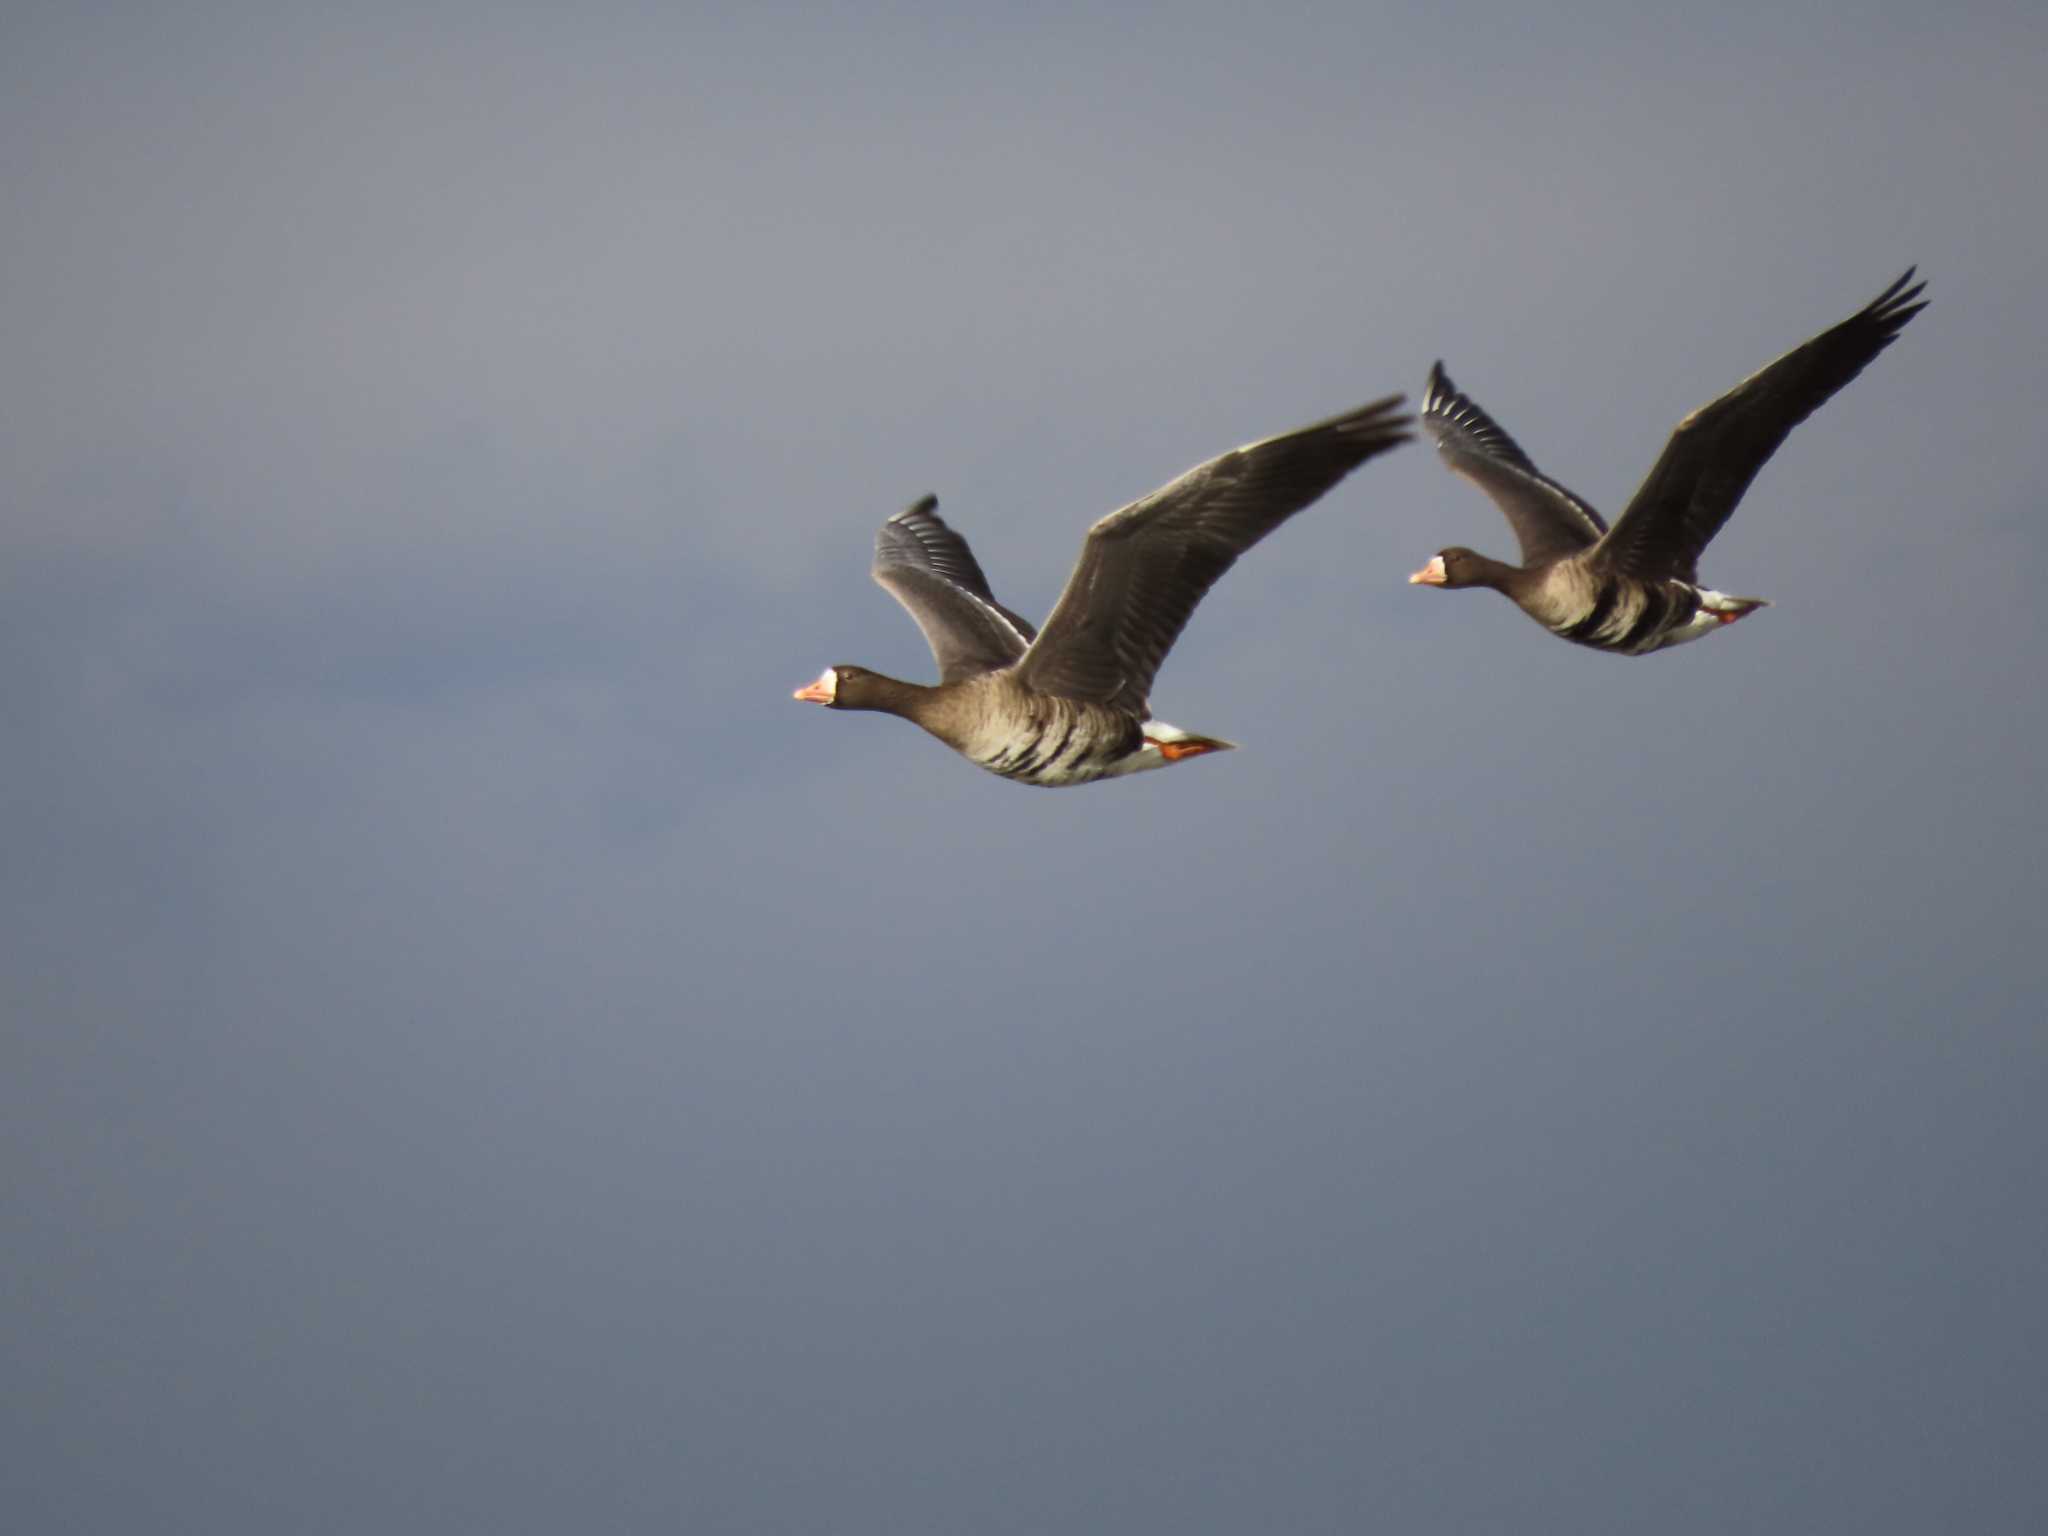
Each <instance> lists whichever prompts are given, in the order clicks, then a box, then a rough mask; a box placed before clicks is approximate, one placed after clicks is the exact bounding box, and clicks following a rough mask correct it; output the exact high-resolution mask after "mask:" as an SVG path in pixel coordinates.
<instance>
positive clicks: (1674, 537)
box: [1408, 267, 1927, 656]
mask: <svg viewBox="0 0 2048 1536" xmlns="http://www.w3.org/2000/svg"><path fill="white" fill-rule="evenodd" d="M1925 288H1926V284H1925V283H1915V282H1913V269H1912V268H1910V267H1909V268H1907V270H1906V272H1905V275H1904V276H1902V277H1900V278H1899V280H1898V281H1897V282H1895V283H1893V284H1892V285H1891V286H1890V287H1889V288H1887V289H1885V291H1884V292H1883V293H1881V294H1879V295H1878V296H1877V297H1876V298H1875V299H1873V300H1872V301H1871V302H1870V303H1869V304H1867V305H1865V306H1864V307H1863V308H1862V309H1860V310H1858V311H1857V312H1856V313H1855V314H1853V315H1851V316H1850V317H1849V318H1848V319H1847V320H1844V321H1843V322H1842V323H1841V324H1839V325H1836V326H1834V327H1832V328H1830V329H1828V330H1825V331H1823V332H1821V333H1820V335H1818V336H1816V337H1814V338H1813V339H1812V340H1811V341H1808V342H1805V343H1804V344H1802V345H1800V346H1798V347H1795V348H1793V349H1792V350H1791V351H1790V352H1787V353H1786V354H1785V355H1784V356H1783V357H1781V358H1779V359H1778V360H1777V361H1776V362H1774V363H1771V364H1770V365H1769V366H1767V367H1765V368H1762V369H1760V370H1759V371H1758V372H1756V373H1754V374H1751V375H1750V376H1749V377H1748V378H1747V379H1745V380H1743V381H1742V383H1740V384H1738V385H1736V386H1735V388H1734V389H1732V390H1730V391H1729V392H1728V393H1727V394H1725V395H1723V396H1721V397H1720V398H1719V399H1718V400H1715V401H1713V402H1712V403H1711V404H1709V405H1705V406H1702V407H1701V408H1700V409H1699V410H1696V411H1694V412H1693V413H1692V414H1691V415H1690V416H1688V417H1686V418H1685V420H1683V421H1681V422H1680V423H1679V424H1678V427H1677V429H1676V430H1675V431H1674V432H1673V433H1672V434H1671V440H1670V442H1669V443H1668V444H1667V445H1666V446H1665V449H1664V453H1663V455H1662V456H1661V457H1660V458H1659V459H1658V460H1657V463H1656V464H1655V466H1654V467H1653V468H1652V469H1651V470H1650V474H1649V477H1648V478H1647V479H1646V480H1644V482H1643V484H1642V486H1641V488H1640V489H1638V490H1637V492H1636V494H1635V498H1634V499H1633V500H1632V501H1631V502H1630V503H1629V504H1628V508H1627V510H1625V511H1624V512H1623V513H1622V515H1621V516H1620V517H1619V518H1618V519H1617V520H1616V521H1615V524H1614V526H1613V527H1612V528H1609V527H1608V526H1607V524H1606V522H1605V521H1604V520H1603V519H1602V518H1601V516H1600V514H1599V513H1597V512H1595V511H1594V510H1593V508H1592V507H1591V506H1590V505H1588V504H1587V503H1586V502H1585V501H1584V500H1583V499H1581V498H1580V497H1578V496H1576V495H1574V494H1573V493H1572V492H1570V491H1568V490H1566V489H1565V488H1564V487H1563V486H1562V485H1560V484H1559V483H1558V482H1557V481H1555V480H1552V479H1551V478H1550V477H1549V476H1547V475H1545V474H1544V473H1543V472H1542V471H1541V470H1539V469H1537V467H1536V466H1535V464H1534V463H1533V462H1531V460H1530V458H1529V456H1528V455H1527V454H1526V453H1524V452H1523V451H1522V449H1521V448H1520V446H1519V445H1518V444H1517V443H1516V442H1515V440H1514V439H1513V438H1511V437H1509V436H1508V434H1507V433H1506V432H1505V431H1503V430H1502V428H1501V427H1500V425H1499V423H1497V422H1496V421H1495V420H1494V419H1493V418H1492V417H1491V416H1489V415H1487V414H1486V412H1485V411H1484V410H1482V409H1480V407H1479V405H1478V404H1477V403H1476V402H1475V401H1473V400H1472V398H1471V397H1470V396H1468V395H1465V394H1463V393H1461V392H1460V391H1459V389H1458V387H1457V385H1455V384H1453V383H1452V382H1451V378H1450V375H1448V374H1447V373H1445V372H1444V365H1443V364H1442V363H1441V362H1439V363H1437V364H1436V365H1435V366H1434V367H1432V368H1431V369H1430V371H1429V380H1428V383H1427V385H1426V386H1425V388H1424V391H1423V400H1422V424H1423V429H1424V430H1425V431H1426V432H1427V433H1428V434H1429V436H1430V439H1431V440H1432V441H1433V442H1434V443H1435V444H1436V446H1437V451H1438V452H1439V453H1440V454H1441V455H1442V457H1443V460H1444V463H1445V466H1446V467H1447V468H1449V469H1451V470H1452V471H1453V472H1454V473H1457V474H1460V475H1463V476H1465V477H1466V478H1467V479H1469V480H1471V481H1472V482H1474V483H1475V484H1476V485H1478V486H1479V487H1480V489H1482V490H1484V491H1485V492H1486V493H1487V495H1489V496H1490V497H1492V498H1493V500H1494V502H1495V504H1496V505H1498V506H1499V507H1500V509H1501V511H1502V512H1503V513H1505V514H1506V516H1507V519H1508V522H1509V524H1510V526H1512V527H1513V529H1514V531H1515V535H1516V538H1517V539H1518V541H1519V542H1520V544H1521V546H1522V563H1521V564H1520V565H1509V564H1507V563H1506V562H1504V561H1500V560H1494V559H1490V558H1489V557H1487V556H1485V555H1482V554H1478V553H1476V552H1474V551H1472V550H1470V549H1466V548H1464V547H1463V546H1462V545H1457V546H1453V547H1451V548H1449V549H1446V550H1443V551H1442V552H1440V553H1439V554H1437V555H1436V556H1435V557H1434V558H1433V559H1431V560H1430V561H1429V563H1428V564H1427V565H1425V566H1423V568H1422V569H1421V570H1419V571H1417V572H1416V573H1415V574H1414V575H1413V576H1411V577H1409V578H1408V579H1409V581H1410V582H1413V583H1418V584H1421V585H1426V586H1434V587H1491V588H1493V589H1494V590H1495V591H1497V592H1501V593H1503V594H1505V595H1506V596H1507V597H1508V598H1510V599H1511V600H1513V602H1514V603H1515V605H1516V606H1517V607H1519V608H1520V609H1521V610H1522V611H1523V612H1524V613H1526V614H1528V615H1529V617H1531V618H1532V619H1534V620H1536V622H1537V623H1539V624H1541V625H1542V626H1543V627H1544V628H1545V629H1547V630H1549V631H1550V632H1551V633H1552V634H1554V635H1556V636H1557V637H1558V638H1559V639H1562V640H1570V641H1573V642H1574V643H1576V644H1579V645H1585V646H1590V647H1592V648H1593V649H1595V650H1601V651H1609V652H1612V653H1614V654H1616V655H1621V656H1643V655H1647V654H1649V653H1650V652H1652V651H1659V650H1663V649H1665V648H1667V647H1669V646H1674V645H1683V644H1685V642H1687V641H1688V640H1697V639H1699V638H1700V637H1701V636H1702V635H1710V634H1713V633H1714V632H1715V631H1717V630H1720V629H1723V628H1725V627H1727V626H1728V625H1730V624H1733V623H1734V622H1735V621H1736V620H1737V619H1740V618H1743V617H1745V616H1746V615H1748V614H1751V613H1754V612H1755V611H1756V610H1757V609H1759V608H1762V607H1766V606H1768V604H1767V603H1766V601H1765V600H1764V599H1763V598H1760V597H1732V596H1730V595H1729V594H1727V593H1725V592H1717V591H1715V590H1714V589H1713V588H1711V587H1704V586H1701V585H1700V583H1699V557H1700V554H1701V552H1702V551H1703V550H1705V548H1706V546H1707V544H1708V542H1709V541H1710V540H1711V539H1712V538H1713V537H1714V535H1715V534H1716V533H1718V532H1720V531H1721V527H1722V525H1723V524H1724V523H1726V522H1727V521H1728V517H1729V515H1730V514H1731V513H1732V512H1734V510H1735V506H1736V503H1738V502H1739V501H1741V499H1742V495H1743V493H1744V492H1745V491H1746V490H1748V489H1749V484H1750V482H1751V481H1752V480H1753V479H1755V478H1756V474H1757V471H1758V470H1760V469H1762V468H1763V466H1764V464H1765V462H1766V461H1768V460H1769V458H1770V456H1771V455H1772V454H1773V453H1775V452H1777V450H1778V447H1779V445H1780V444H1782V443H1783V442H1784V441H1785V439H1786V437H1787V436H1788V435H1789V434H1790V433H1791V431H1792V429H1793V428H1794V427H1796V426H1798V425H1799V423H1800V422H1802V421H1804V420H1805V419H1806V418H1807V417H1808V416H1810V415H1812V414H1813V412H1814V411H1815V410H1817V409H1818V408H1819V407H1820V406H1821V405H1823V404H1824V403H1826V401H1827V400H1828V399H1829V398H1830V397H1831V396H1833V395H1834V394H1835V392H1836V391H1837V390H1839V389H1841V388H1842V386H1843V385H1845V384H1847V383H1848V382H1849V381H1850V380H1851V379H1853V378H1855V377H1856V375H1857V374H1859V373H1861V372H1862V371H1863V370H1864V368H1865V367H1866V366H1868V364H1869V363H1870V361H1871V360H1872V359H1873V358H1875V357H1876V356H1877V354H1878V353H1880V352H1882V351H1883V350H1884V349H1885V348H1886V347H1888V346H1890V345H1891V344H1892V342H1893V341H1894V340H1895V339H1896V338H1897V336H1898V334H1899V331H1900V330H1901V329H1902V328H1903V327H1904V326H1905V324H1906V322H1907V321H1909V320H1911V319H1912V318H1913V316H1915V315H1917V314H1918V313H1920V311H1921V310H1923V309H1925V308H1926V307H1927V306H1926V303H1925V301H1923V300H1921V298H1920V295H1921V293H1922V292H1923V291H1924V290H1925Z"/></svg>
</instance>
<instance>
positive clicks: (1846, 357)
mask: <svg viewBox="0 0 2048 1536" xmlns="http://www.w3.org/2000/svg"><path fill="white" fill-rule="evenodd" d="M1913 271H1914V269H1913V268H1911V267H1908V268H1907V269H1906V271H1905V274H1904V276H1902V277H1900V279H1899V280H1898V281H1897V282H1895V283H1893V284H1892V285H1891V287H1889V288H1887V289H1885V291H1884V292H1883V293H1881V294H1879V295H1878V296H1877V297H1876V298H1875V299H1873V300H1871V302H1870V303H1869V304H1867V305H1865V306H1864V307H1863V308H1862V309H1860V310H1858V311H1857V312H1856V313H1855V314H1853V315H1851V316H1850V317H1849V318H1848V319H1846V320H1844V321H1843V322H1842V323H1841V324H1840V325H1837V326H1835V327H1833V328H1832V329H1830V330H1825V331H1822V332H1821V333H1820V334H1819V335H1818V336H1816V337H1814V338H1813V340H1811V341H1809V342H1807V343H1805V344H1804V345H1803V346H1798V347H1794V348H1793V349H1792V350H1791V351H1790V352H1787V353H1786V354H1785V355H1784V356H1783V357H1781V358H1779V359H1778V360H1777V361H1776V362H1775V363H1772V364H1770V365H1769V366H1768V367H1766V368H1762V369H1759V370H1758V371H1757V372H1755V373H1753V374H1751V375H1750V376H1749V377H1748V378H1746V379H1744V380H1743V381H1742V382H1741V383H1740V384H1738V385H1736V386H1735V387H1734V388H1733V389H1731V390H1729V391H1728V393H1727V394H1725V395H1723V396H1722V397H1721V398H1720V399H1718V400H1716V401H1714V402H1713V403H1712V404H1711V405H1704V406H1701V407H1700V408H1699V409H1698V410H1696V411H1694V412H1693V413H1692V414H1691V415H1690V416H1688V417H1686V418H1685V420H1683V421H1681V422H1680V423H1679V424H1678V428H1677V430H1676V431H1674V432H1673V433H1672V434H1671V441H1670V442H1669V443H1667V444H1666V445H1665V448H1664V453H1663V456H1662V457H1661V458H1659V459H1658V460H1657V463H1656V466H1655V467H1654V468H1653V469H1651V471H1650V474H1649V478H1648V479H1646V480H1644V481H1643V484H1642V487H1641V489H1639V490H1638V491H1637V492H1636V494H1635V499H1634V500H1633V501H1631V502H1630V503H1629V504H1628V510H1627V511H1626V512H1624V513H1622V515H1621V517H1620V518H1619V519H1618V520H1617V521H1616V522H1615V525H1614V529H1613V531H1612V532H1611V533H1609V534H1608V535H1607V538H1606V541H1605V542H1604V544H1603V545H1602V547H1601V558H1602V559H1604V560H1608V561H1611V562H1612V563H1613V564H1614V566H1615V568H1616V569H1618V570H1621V571H1623V572H1625V573H1627V574H1629V575H1631V576H1641V577H1645V578H1660V577H1666V576H1677V577H1679V578H1680V579H1681V580H1684V581H1697V580H1698V579H1699V576H1698V567H1699V558H1700V551H1701V550H1703V549H1705V548H1706V547H1707V543H1708V541H1709V540H1711V539H1712V538H1713V537H1714V535H1715V534H1717V533H1719V532H1720V531H1721V525H1722V524H1723V523H1725V522H1727V521H1728V514H1729V513H1731V512H1733V511H1734V510H1735V504H1736V503H1737V502H1738V501H1740V500H1742V493H1743V492H1744V491H1746V490H1748V489H1749V483H1750V481H1752V480H1754V479H1755V478H1756V472H1757V471H1758V470H1760V469H1762V468H1763V467H1764V463H1765V461H1766V460H1768V459H1769V458H1770V456H1771V455H1772V454H1774V453H1776V452H1777V451H1778V445H1779V444H1780V443H1782V442H1784V441H1785V439H1786V437H1787V436H1788V435H1789V434H1790V433H1791V431H1792V429H1793V428H1794V427H1796V426H1798V425H1799V423H1800V422H1802V421H1804V420H1806V418H1807V417H1808V416H1811V415H1812V414H1813V413H1814V411H1815V410H1817V409H1818V408H1819V407H1820V406H1821V405H1823V404H1824V403H1826V401H1827V399H1828V398H1829V396H1831V395H1833V394H1834V393H1835V391H1836V390H1838V389H1840V388H1841V387H1842V386H1843V385H1844V384H1847V383H1848V382H1849V381H1850V380H1851V379H1853V378H1855V377H1856V375H1857V374H1859V373H1861V372H1862V371H1863V370H1864V368H1865V367H1867V366H1868V365H1869V363H1870V360H1871V359H1872V358H1874V357H1876V356H1877V354H1878V353H1880V352H1882V351H1883V350H1884V349H1885V348H1886V347H1888V346H1890V345H1891V344H1892V342H1893V341H1894V340H1896V339H1897V337H1898V334H1899V331H1900V330H1901V329H1902V328H1903V327H1904V326H1905V324H1906V322H1907V321H1908V320H1911V319H1912V318H1913V317H1914V316H1915V315H1917V314H1919V313H1920V311H1921V310H1923V309H1925V308H1926V307H1927V304H1926V302H1925V301H1924V300H1922V299H1921V298H1920V295H1921V293H1922V291H1924V290H1925V288H1926V287H1927V285H1926V284H1925V283H1915V282H1913ZM1909 285H1910V286H1909Z"/></svg>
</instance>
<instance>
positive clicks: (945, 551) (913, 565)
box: [873, 496, 1036, 683]
mask: <svg viewBox="0 0 2048 1536" xmlns="http://www.w3.org/2000/svg"><path fill="white" fill-rule="evenodd" d="M873 574H874V578H875V580H876V581H877V582H879V583H881V585H882V587H883V588H884V589H885V590H886V591H887V592H888V593H889V595H890V596H891V597H893V598H895V599H896V601H897V602H899V603H901V604H902V605H903V606H904V608H905V610H906V611H908V613H909V614H910V616H911V617H912V618H913V619H915V620H917V627H918V628H919V629H921V630H923V631H924V638H925V640H926V642H927V643H928V644H929V645H930V646H931V648H932V657H933V659H934V660H936V661H937V662H938V664H939V681H940V682H942V683H950V682H954V681H957V680H958V679H960V678H963V677H972V676H974V675H976V674H977V673H981V672H992V671H995V670H996V669H997V668H999V667H1007V666H1009V665H1010V664H1011V663H1012V662H1014V661H1015V660H1016V659H1017V658H1018V657H1019V656H1022V655H1023V654H1024V651H1025V648H1026V647H1027V646H1029V645H1030V644H1031V641H1032V638H1033V636H1034V634H1035V633H1036V631H1034V630H1033V629H1032V627H1031V626H1030V625H1029V624H1027V623H1025V622H1024V620H1022V619H1020V618H1019V617H1017V615H1016V614H1014V613H1012V612H1010V610H1009V609H1007V608H1005V607H1004V606H1003V605H1002V604H1001V603H999V602H997V601H996V599H995V594H994V593H993V592H991V591H989V587H988V578H987V577H986V576H984V575H982V573H981V566H980V564H979V562H977V561H976V560H975V558H974V551H973V550H971V549H969V548H968V547H967V541H966V540H965V539H963V538H961V537H960V535H959V534H957V533H955V532H954V531H953V530H952V529H951V528H949V527H947V526H946V523H945V520H944V519H943V518H941V517H940V516H939V499H938V498H937V497H936V496H926V497H924V498H923V499H922V500H920V501H917V502H915V503H913V504H912V505H910V506H908V507H905V508H904V509H903V510H902V511H901V512H898V513H897V514H896V515H895V516H894V517H892V518H890V519H889V520H888V521H887V522H886V523H884V524H882V527H881V531H880V532H879V533H877V534H876V535H875V564H874V570H873Z"/></svg>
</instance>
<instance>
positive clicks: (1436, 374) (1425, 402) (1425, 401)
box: [1422, 358, 1458, 415]
mask: <svg viewBox="0 0 2048 1536" xmlns="http://www.w3.org/2000/svg"><path fill="white" fill-rule="evenodd" d="M1457 392H1458V386H1457V385H1455V384H1453V383H1452V382H1451V376H1450V375H1449V374H1448V373H1445V372H1444V360H1443V359H1442V358H1438V359H1437V360H1436V361H1435V362H1433V363H1431V364H1430V365H1429V377H1428V378H1427V379H1425V380H1424V381H1423V384H1422V410H1423V414H1425V415H1427V414H1428V413H1429V412H1430V411H1431V410H1432V409H1433V408H1434V407H1435V405H1436V403H1437V402H1438V401H1439V400H1441V399H1443V398H1444V396H1446V395H1455V394H1456V393H1457Z"/></svg>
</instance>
